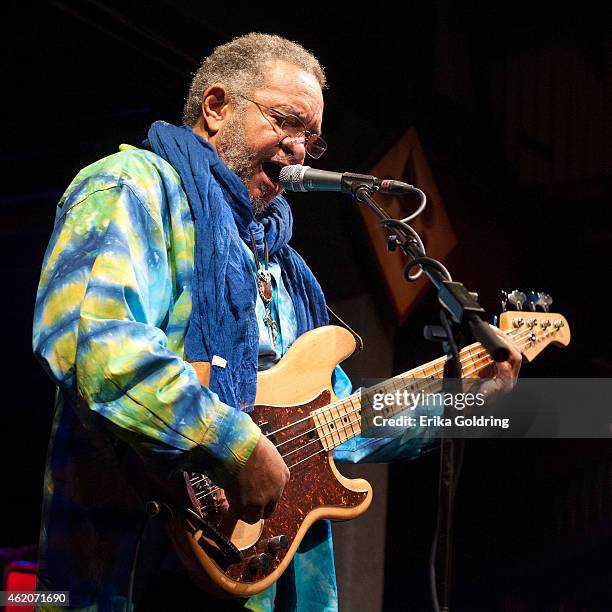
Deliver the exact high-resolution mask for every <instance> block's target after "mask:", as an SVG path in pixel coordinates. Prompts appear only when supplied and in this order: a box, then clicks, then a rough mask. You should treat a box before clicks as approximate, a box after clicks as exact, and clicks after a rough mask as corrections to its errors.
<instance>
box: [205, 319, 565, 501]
mask: <svg viewBox="0 0 612 612" xmlns="http://www.w3.org/2000/svg"><path fill="white" fill-rule="evenodd" d="M513 331H515V330H511V331H510V332H508V333H507V334H506V335H508V336H510V335H511V333H512V332H513ZM516 331H518V330H516ZM543 331H544V333H546V331H545V330H543ZM557 331H558V330H557ZM533 333H535V332H534V331H533V329H528V330H523V331H522V332H519V333H517V334H516V336H520V335H525V334H527V335H528V336H529V338H530V337H531V334H533ZM548 333H549V334H550V333H551V332H548ZM553 333H555V332H553ZM513 339H514V340H516V339H517V338H513ZM537 340H538V338H537V336H536V341H537ZM534 342H535V341H533V340H531V339H527V338H526V342H524V343H523V344H522V345H521V346H517V348H519V349H521V350H522V349H523V348H525V347H526V346H528V345H529V344H532V343H534ZM474 348H475V347H474ZM474 348H471V349H468V351H467V352H468V353H470V356H471V353H472V352H473V350H474ZM479 350H481V349H479ZM442 359H444V358H442ZM460 361H462V363H463V359H460ZM479 361H484V362H485V363H484V364H482V365H480V366H476V367H474V369H473V370H472V371H471V372H469V374H468V375H467V376H470V375H472V374H474V373H476V372H478V371H479V370H482V369H484V368H485V367H487V366H488V365H490V364H491V363H493V361H492V360H491V359H490V357H488V354H487V355H486V356H485V357H481V358H479V359H478V360H476V362H474V361H473V362H472V364H469V365H470V366H472V367H473V366H474V365H475V363H478V362H479ZM432 367H433V366H432ZM440 372H441V370H437V371H436V373H440ZM467 376H466V377H467ZM398 380H401V379H398ZM439 381H440V379H436V380H435V381H432V382H428V385H429V386H431V385H433V384H434V382H439ZM346 399H350V396H349V398H345V399H344V400H341V402H345V401H346ZM341 402H336V403H335V404H336V405H340V403H341ZM327 408H329V409H331V408H332V405H330V406H328V407H327ZM359 410H360V409H359V408H357V409H354V410H352V411H349V412H345V413H344V415H342V416H341V417H340V418H338V417H337V416H336V417H333V418H332V421H331V423H332V424H334V425H335V424H336V423H337V422H338V421H340V422H342V418H345V417H346V416H347V415H349V414H354V413H355V412H359ZM328 411H330V410H328ZM320 414H322V413H317V415H313V416H318V415H320ZM308 418H311V417H310V416H309V417H306V418H304V419H300V421H296V422H295V423H293V424H290V425H295V424H297V423H298V422H301V421H305V420H307V419H308ZM360 422H361V419H356V420H354V421H349V422H348V424H346V425H341V427H339V428H338V427H336V428H335V430H334V432H330V433H327V434H324V435H323V436H319V437H318V438H317V439H315V440H312V441H311V442H308V443H306V444H304V445H302V446H301V447H298V448H297V449H294V450H293V451H290V452H288V453H286V454H285V455H281V457H282V458H285V457H287V456H288V455H290V454H292V453H293V452H295V451H296V450H301V449H302V448H305V447H306V446H309V445H310V444H312V443H314V442H317V441H320V440H322V439H325V438H328V437H330V436H332V437H333V436H334V435H338V433H337V432H338V431H340V430H346V429H348V428H349V427H351V429H352V426H353V425H355V424H356V423H360ZM324 425H329V423H327V422H326V423H324ZM286 427H287V426H286ZM286 427H283V428H280V429H278V430H276V431H275V432H272V433H270V434H266V436H270V435H272V434H273V433H276V432H278V431H281V430H282V429H286ZM319 428H320V426H316V427H314V428H313V429H311V430H309V432H310V431H315V430H318V429H319ZM305 433H308V432H304V433H302V434H301V435H300V436H296V438H299V437H302V436H303V435H305ZM352 433H353V434H354V435H356V434H355V432H354V430H352ZM351 437H352V436H349V437H347V438H346V440H342V442H340V444H341V443H343V442H346V441H347V440H350V439H351ZM296 438H294V439H296ZM285 442H286V441H285ZM285 442H283V443H281V444H279V445H278V446H276V448H278V447H279V446H281V445H282V444H284V443H285ZM326 450H327V449H325V448H323V449H321V450H319V451H317V452H316V453H313V454H312V455H308V456H307V457H304V458H303V459H301V460H300V461H298V462H296V463H294V464H293V465H290V466H287V467H288V469H289V470H291V469H292V468H294V467H296V466H297V465H299V464H301V463H303V462H304V461H306V460H308V459H311V458H312V457H314V456H316V455H318V454H319V453H321V452H325V451H326ZM198 482H201V480H200V481H198ZM220 489H221V487H216V488H213V489H211V490H210V491H208V492H206V493H205V494H204V495H202V494H200V495H198V494H197V493H195V497H196V499H197V500H198V501H202V500H203V499H204V498H206V497H208V496H209V495H213V494H214V493H216V492H217V491H219V490H220Z"/></svg>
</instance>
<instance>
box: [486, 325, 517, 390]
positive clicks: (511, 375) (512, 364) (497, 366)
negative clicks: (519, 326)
mask: <svg viewBox="0 0 612 612" xmlns="http://www.w3.org/2000/svg"><path fill="white" fill-rule="evenodd" d="M491 329H493V331H494V332H495V333H496V334H497V335H498V336H499V337H500V338H501V339H502V341H503V342H504V343H505V344H506V345H507V346H508V349H509V351H510V355H509V356H508V359H507V360H506V361H500V362H496V363H494V364H492V365H491V366H490V367H488V368H486V369H485V370H483V372H481V373H480V378H484V379H486V380H485V381H484V382H483V383H482V385H480V388H479V389H478V391H479V393H484V394H485V395H486V396H488V397H490V396H491V395H493V394H494V393H498V392H500V391H510V390H511V389H512V388H513V387H514V385H515V384H516V381H517V379H518V374H519V370H520V369H521V363H522V361H523V356H522V355H521V353H520V351H519V350H518V348H517V346H516V344H514V342H513V341H512V339H511V338H509V337H508V336H507V335H506V334H505V333H504V332H503V331H501V330H500V329H499V328H497V327H494V326H493V325H491Z"/></svg>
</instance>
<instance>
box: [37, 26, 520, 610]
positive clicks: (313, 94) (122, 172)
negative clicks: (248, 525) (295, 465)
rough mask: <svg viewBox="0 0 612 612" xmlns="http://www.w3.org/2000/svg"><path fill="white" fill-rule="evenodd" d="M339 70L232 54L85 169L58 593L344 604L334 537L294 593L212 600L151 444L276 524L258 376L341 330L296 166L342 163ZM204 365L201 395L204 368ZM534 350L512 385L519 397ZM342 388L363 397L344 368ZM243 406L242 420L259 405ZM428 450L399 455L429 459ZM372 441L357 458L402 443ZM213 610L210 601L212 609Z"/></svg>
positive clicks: (301, 573)
mask: <svg viewBox="0 0 612 612" xmlns="http://www.w3.org/2000/svg"><path fill="white" fill-rule="evenodd" d="M324 86H325V76H324V73H323V70H322V68H321V66H320V65H319V63H318V61H317V60H316V58H314V57H313V56H312V55H311V54H310V53H308V52H307V51H305V50H304V49H303V48H302V47H300V46H299V45H297V44H295V43H292V42H290V41H287V40H285V39H282V38H280V37H277V36H269V35H262V34H249V35H247V36H243V37H241V38H238V39H236V40H234V41H232V42H230V43H228V44H226V45H223V46H221V47H218V48H217V49H215V51H214V52H213V54H211V56H210V57H208V58H207V59H206V60H205V61H204V63H203V64H202V66H201V68H200V69H199V71H198V72H197V74H196V75H195V77H194V79H193V82H192V85H191V88H190V92H189V96H188V99H187V103H186V106H185V112H184V122H185V123H186V124H187V126H189V127H182V128H177V127H174V126H171V125H169V124H164V123H161V122H158V123H156V124H154V125H153V126H152V127H151V130H150V131H149V136H148V144H147V147H148V149H149V150H146V149H135V148H126V147H123V150H122V151H121V152H120V153H117V154H115V155H111V156H110V157H108V158H105V159H103V160H100V161H99V162H96V163H95V164H93V165H91V166H89V167H88V168H85V169H84V170H82V171H81V172H80V173H79V175H77V177H76V178H75V179H74V181H73V182H72V183H71V185H70V186H69V187H68V189H67V191H66V193H65V194H64V196H63V197H62V199H61V201H60V203H59V206H58V210H57V216H56V226H55V229H54V233H53V236H52V238H51V242H50V245H49V248H48V250H47V253H46V256H45V260H44V263H43V271H42V275H41V281H40V286H39V291H38V297H37V304H36V312H35V321H34V349H35V353H36V355H37V356H38V358H39V359H40V361H41V363H42V364H43V367H44V368H45V369H46V370H47V372H48V373H49V375H50V376H51V377H52V379H53V380H54V381H55V382H56V384H57V385H58V389H59V392H58V400H57V405H56V413H55V418H54V425H53V431H52V440H51V445H50V450H49V458H48V466H47V473H46V481H45V487H46V489H45V503H44V508H43V525H42V530H41V542H40V569H39V588H41V589H45V590H69V591H70V592H71V605H72V606H74V607H78V608H86V609H113V610H115V609H117V610H123V609H126V608H127V607H128V606H129V602H130V600H131V601H133V602H134V604H135V607H136V609H137V610H138V609H143V610H147V609H154V608H159V609H166V608H167V607H169V606H171V607H172V608H176V609H182V607H193V606H195V604H196V602H197V603H198V604H201V605H202V608H203V609H207V608H206V606H207V605H209V606H210V609H215V610H217V609H219V610H220V609H232V610H233V609H243V608H244V609H255V610H257V609H262V610H269V609H272V608H273V607H274V606H275V605H276V607H277V608H278V609H299V610H333V609H336V608H337V598H336V587H335V577H334V569H333V558H332V548H331V539H330V531H329V525H328V524H327V523H325V522H323V523H319V524H317V525H316V526H315V527H313V528H312V529H311V530H310V532H309V534H308V536H307V540H305V541H304V543H303V546H302V547H301V549H300V552H298V554H297V555H296V557H295V560H294V563H293V565H292V567H291V569H290V570H289V571H287V572H286V574H285V575H284V576H283V577H282V578H281V580H280V581H279V582H278V584H277V585H275V586H273V587H272V588H270V589H268V591H266V592H264V593H263V594H261V595H259V596H256V597H252V598H250V599H249V600H248V601H238V602H230V603H223V604H221V603H220V602H217V603H210V599H209V598H208V596H206V595H203V594H201V593H199V592H198V591H197V589H195V587H193V586H192V585H191V583H190V582H189V580H188V579H187V578H186V576H185V574H184V572H183V571H182V568H181V567H180V564H179V563H178V561H177V560H176V558H175V556H174V554H173V552H172V548H171V546H170V545H169V543H168V541H167V538H166V537H165V535H164V533H163V529H161V528H160V527H159V524H158V521H148V520H147V519H146V516H145V513H144V506H143V497H142V494H140V495H139V494H137V493H136V491H137V490H138V489H139V488H141V487H142V486H143V482H142V479H141V477H140V476H139V475H137V474H136V472H135V471H134V468H133V464H132V463H131V460H130V456H131V451H134V450H135V451H136V452H137V453H138V455H139V456H140V457H141V459H142V461H143V462H144V464H145V465H146V469H147V471H148V472H149V473H153V474H155V475H156V476H157V477H158V478H160V479H162V480H165V479H167V478H169V476H170V475H171V474H173V473H176V472H177V471H180V470H193V471H198V472H205V473H207V474H209V475H210V476H211V477H212V478H213V480H214V481H215V482H216V483H218V484H220V485H222V486H223V487H224V489H225V490H226V493H227V499H228V502H229V510H228V511H230V512H232V513H234V515H236V516H239V517H241V518H243V519H244V520H246V521H248V522H255V521H257V520H258V519H260V518H261V517H266V516H268V515H269V514H270V513H271V512H272V511H273V509H274V505H275V503H276V501H277V500H278V499H279V497H280V495H281V493H282V491H283V487H284V485H285V483H286V482H287V479H288V478H289V472H288V469H287V466H286V465H285V463H284V461H283V460H282V459H281V457H280V455H279V454H278V452H277V451H276V449H275V448H274V447H273V445H272V444H271V443H270V442H269V441H268V439H267V438H266V437H265V436H262V435H261V432H260V431H259V429H258V428H257V426H255V425H254V423H253V422H252V421H251V420H250V418H249V416H248V414H247V411H248V410H249V409H250V408H251V407H252V404H253V400H254V397H255V385H256V374H257V369H258V368H259V369H263V368H266V367H270V366H271V365H272V364H273V363H275V362H276V361H278V359H280V357H281V356H282V354H284V352H285V351H286V350H287V349H288V347H289V346H290V345H291V343H292V342H293V341H294V340H295V338H296V337H297V336H299V335H300V334H302V333H304V332H305V331H307V330H309V329H312V328H313V327H316V326H319V325H323V324H325V323H327V316H326V311H325V301H324V298H323V294H322V292H321V288H320V287H319V285H318V283H317V281H316V279H315V278H314V276H313V275H312V273H311V272H310V270H309V269H308V267H307V266H306V264H305V263H304V261H303V260H302V258H301V257H300V256H299V255H298V254H297V253H296V252H295V251H294V250H293V249H291V247H289V245H288V244H287V242H288V240H289V238H290V236H291V213H290V209H289V207H288V205H287V203H286V201H285V200H284V199H283V198H282V197H279V196H280V193H281V188H280V186H279V184H278V173H279V171H280V168H281V167H282V166H283V165H286V164H293V163H302V162H303V161H304V160H305V156H306V155H307V154H309V155H311V156H313V157H319V156H320V155H321V154H322V153H323V152H324V150H325V146H326V145H325V142H324V141H323V139H322V138H321V136H320V133H321V125H322V116H323V96H322V90H323V88H324ZM189 361H193V362H204V363H205V364H207V367H208V368H209V369H210V382H209V384H208V385H207V386H202V385H200V383H199V381H198V378H197V375H196V371H195V370H194V367H192V366H191V365H190V364H189V363H188V362H189ZM519 362H520V355H518V353H516V351H513V354H512V359H511V361H510V362H509V363H506V364H502V365H501V366H500V367H499V372H498V375H499V377H500V379H501V380H504V381H506V384H511V383H512V381H513V379H514V378H515V376H516V373H517V371H518V363H519ZM334 378H335V380H334V388H335V391H336V393H337V394H338V395H345V394H346V393H348V390H349V389H350V384H349V383H348V380H347V379H346V376H345V375H344V374H343V373H342V371H341V370H340V369H339V368H337V370H336V372H335V377H334ZM241 409H243V410H241ZM421 444H422V442H421V441H418V440H412V441H409V442H408V443H406V444H404V445H403V447H399V445H398V443H397V441H396V443H395V446H394V447H393V453H395V455H396V456H400V455H404V456H410V455H415V454H417V453H418V451H419V447H420V445H421ZM376 446H377V445H376V444H369V445H368V443H367V442H364V444H363V446H362V447H360V449H359V450H358V452H354V453H351V452H350V451H346V450H345V455H344V456H345V458H346V456H347V455H348V457H349V458H351V457H356V458H363V457H364V456H366V455H368V454H370V455H371V454H372V453H373V451H375V453H377V457H378V458H380V457H383V456H384V455H383V454H384V449H379V448H376V449H375V448H374V447H376ZM206 602H208V604H207V603H206Z"/></svg>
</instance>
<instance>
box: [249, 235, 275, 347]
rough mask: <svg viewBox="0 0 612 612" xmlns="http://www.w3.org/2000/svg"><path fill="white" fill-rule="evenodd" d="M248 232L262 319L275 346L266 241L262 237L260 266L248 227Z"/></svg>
mask: <svg viewBox="0 0 612 612" xmlns="http://www.w3.org/2000/svg"><path fill="white" fill-rule="evenodd" d="M249 234H250V235H251V250H252V251H253V256H254V257H255V269H256V270H257V291H258V292H259V297H260V298H261V301H262V302H263V305H264V308H265V311H266V313H265V315H264V319H263V320H264V323H265V325H266V327H267V328H268V330H269V331H270V336H271V338H272V345H273V346H274V347H276V339H277V337H278V330H277V328H276V321H275V320H274V317H273V316H272V275H271V274H270V270H268V241H267V240H265V238H264V265H265V267H262V266H261V262H260V261H259V253H258V252H257V244H256V243H255V236H253V232H252V231H251V230H250V229H249Z"/></svg>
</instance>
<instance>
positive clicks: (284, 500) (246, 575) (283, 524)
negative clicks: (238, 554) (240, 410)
mask: <svg viewBox="0 0 612 612" xmlns="http://www.w3.org/2000/svg"><path fill="white" fill-rule="evenodd" d="M329 402H330V392H329V391H328V390H324V391H323V392H322V393H321V394H320V395H319V396H318V397H316V398H315V399H314V400H312V401H310V402H308V403H306V404H302V405H300V406H289V407H277V406H256V407H255V409H254V410H253V412H252V413H251V417H252V418H253V421H255V423H257V424H258V425H259V426H260V427H261V429H262V431H263V432H264V433H265V434H268V435H269V438H270V439H271V440H272V442H274V444H275V445H276V446H277V447H278V450H279V452H280V454H281V455H282V456H283V457H284V459H285V461H286V463H287V465H288V466H289V468H290V471H291V477H290V480H289V482H288V483H287V485H286V487H285V490H284V492H283V495H282V497H281V499H280V500H279V502H278V504H277V506H276V509H275V510H274V513H273V514H272V516H271V517H269V518H267V519H265V521H264V524H263V530H262V533H261V536H260V538H259V540H258V542H257V543H256V544H255V545H254V546H251V547H250V548H247V549H245V550H243V551H242V553H243V557H244V559H243V560H242V561H241V562H239V563H234V564H231V565H228V566H226V567H223V568H221V569H222V570H223V571H224V572H225V574H226V575H227V576H228V577H229V578H232V579H234V580H237V581H239V582H255V581H258V580H261V579H262V578H264V577H265V576H267V575H269V574H270V573H271V572H273V571H274V570H275V569H276V568H277V567H278V566H279V564H280V563H281V562H282V560H283V559H284V557H285V555H286V554H287V550H288V548H290V547H291V544H292V543H293V541H294V540H295V537H296V534H297V532H298V530H299V528H300V527H301V526H302V524H303V522H304V519H305V517H306V516H307V515H308V514H309V513H310V512H312V511H313V510H314V509H315V508H320V507H328V508H334V507H335V508H338V507H339V508H354V507H356V506H358V505H360V504H361V503H362V502H363V501H364V500H365V499H366V497H367V495H368V491H351V490H349V489H347V488H346V487H345V486H344V485H342V484H341V483H340V482H339V481H338V479H337V478H336V476H335V475H334V473H333V472H332V469H331V467H330V464H329V456H328V452H327V451H325V450H324V449H323V446H322V444H321V441H320V439H319V436H318V434H317V432H316V431H315V423H314V421H313V419H312V418H311V417H310V413H311V412H312V411H313V410H317V409H318V408H322V407H324V406H327V405H328V404H329ZM287 426H289V427H287ZM274 432H276V433H274ZM270 434H271V435H270ZM217 518H218V517H215V516H214V512H213V513H210V512H209V513H207V514H206V520H207V521H209V522H211V523H213V524H221V521H220V520H217ZM280 535H285V536H286V537H287V539H288V547H287V548H286V549H282V550H279V551H277V552H276V553H275V554H274V553H273V554H270V557H269V561H270V564H269V567H268V568H266V569H265V570H264V569H258V570H256V571H252V570H251V569H249V558H250V557H252V556H254V555H258V554H261V553H269V550H268V546H267V543H266V542H267V540H269V539H271V538H274V537H276V536H280Z"/></svg>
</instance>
